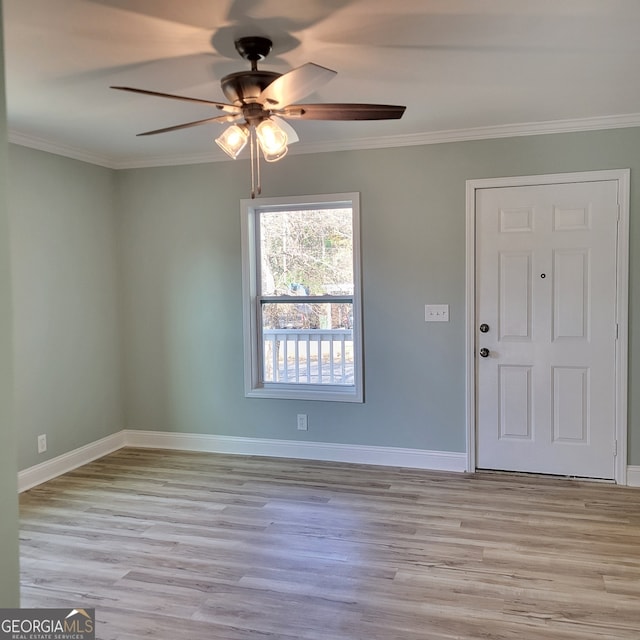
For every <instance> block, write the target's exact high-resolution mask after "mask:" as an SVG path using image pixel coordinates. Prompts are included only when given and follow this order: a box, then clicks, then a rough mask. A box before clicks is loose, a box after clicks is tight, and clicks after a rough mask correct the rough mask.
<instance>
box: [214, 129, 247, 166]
mask: <svg viewBox="0 0 640 640" xmlns="http://www.w3.org/2000/svg"><path fill="white" fill-rule="evenodd" d="M248 140H249V133H248V131H247V130H246V129H244V128H243V127H240V126H238V125H237V124H233V125H231V126H230V127H227V128H226V129H225V130H224V131H223V132H222V133H221V134H220V135H219V136H218V137H217V138H216V144H217V145H218V146H219V147H220V148H221V149H222V150H223V151H224V152H225V153H226V154H227V155H228V156H229V157H230V158H233V159H234V160H235V159H236V158H237V157H238V155H239V154H240V152H241V151H242V150H243V149H244V148H245V146H246V144H247V141H248Z"/></svg>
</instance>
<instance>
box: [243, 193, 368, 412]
mask: <svg viewBox="0 0 640 640" xmlns="http://www.w3.org/2000/svg"><path fill="white" fill-rule="evenodd" d="M240 205H241V206H240V208H241V214H242V221H241V231H242V302H243V305H242V306H243V309H242V311H243V313H242V315H243V336H244V390H245V396H246V397H248V398H279V399H286V400H325V401H331V402H360V403H361V402H364V393H363V389H364V386H363V354H362V283H361V259H362V256H361V244H360V194H359V193H358V192H349V193H333V194H322V195H308V196H288V197H282V198H280V197H271V198H254V199H243V200H241V201H240ZM331 205H334V206H335V207H336V208H338V207H350V208H351V221H352V233H353V248H352V257H353V296H352V304H353V327H352V331H353V354H354V365H353V366H354V372H353V373H354V384H353V385H332V384H318V383H315V384H314V383H295V382H290V383H284V382H265V381H264V379H263V378H264V374H263V354H262V350H263V349H262V345H263V339H262V323H261V315H260V305H261V303H262V302H289V301H290V300H289V299H283V298H282V297H278V296H263V295H262V294H261V291H260V287H261V274H260V237H259V230H258V226H259V225H258V218H259V215H260V212H261V211H268V212H277V211H287V210H292V209H293V210H300V209H309V210H313V209H318V208H330V206H331ZM345 297H348V298H349V297H351V296H344V295H338V296H331V295H327V296H314V297H313V298H314V301H316V302H335V301H338V300H344V299H345ZM307 299H308V298H307Z"/></svg>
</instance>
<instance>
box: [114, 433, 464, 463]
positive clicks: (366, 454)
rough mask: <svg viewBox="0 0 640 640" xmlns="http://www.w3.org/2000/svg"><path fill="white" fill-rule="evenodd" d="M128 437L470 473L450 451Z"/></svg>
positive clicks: (152, 443)
mask: <svg viewBox="0 0 640 640" xmlns="http://www.w3.org/2000/svg"><path fill="white" fill-rule="evenodd" d="M124 433H125V443H126V446H129V447H143V448H150V449H176V450H179V451H206V452H210V453H233V454H239V455H247V456H266V457H270V458H299V459H302V460H324V461H327V462H352V463H354V464H373V465H381V466H387V467H408V468H412V469H430V470H432V471H457V472H462V471H465V470H466V461H467V455H466V454H465V453H454V452H449V451H426V450H422V449H402V448H399V447H375V446H368V445H352V444H336V443H329V442H300V441H298V440H270V439H266V438H239V437H236V436H216V435H208V434H195V433H168V432H160V431H132V430H127V431H125V432H124Z"/></svg>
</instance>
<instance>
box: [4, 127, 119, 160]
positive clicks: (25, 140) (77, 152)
mask: <svg viewBox="0 0 640 640" xmlns="http://www.w3.org/2000/svg"><path fill="white" fill-rule="evenodd" d="M8 138H9V142H12V143H13V144H17V145H20V146H21V147H29V148H30V149H37V150H38V151H47V152H49V153H53V154H55V155H58V156H65V157H66V158H73V159H74V160H81V161H82V162H87V163H89V164H97V165H99V166H101V167H106V168H107V169H116V166H115V164H114V162H113V160H112V159H111V158H109V157H108V156H103V155H100V154H96V153H90V152H89V151H86V150H85V149H79V148H77V147H71V146H68V145H65V144H61V143H60V142H56V141H55V140H47V139H45V138H39V137H37V136H32V135H30V134H28V133H21V132H20V131H15V130H13V129H9V132H8Z"/></svg>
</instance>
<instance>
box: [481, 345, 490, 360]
mask: <svg viewBox="0 0 640 640" xmlns="http://www.w3.org/2000/svg"><path fill="white" fill-rule="evenodd" d="M480 355H481V356H482V357H483V358H487V357H488V356H489V349H487V348H486V347H482V349H480Z"/></svg>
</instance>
